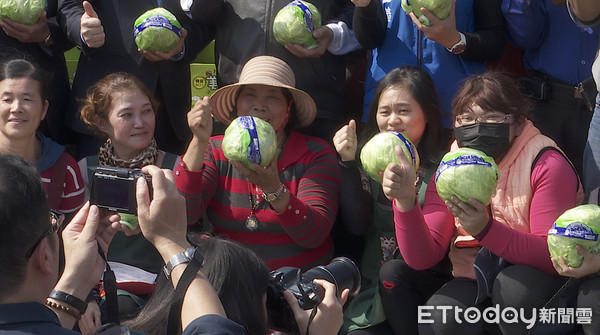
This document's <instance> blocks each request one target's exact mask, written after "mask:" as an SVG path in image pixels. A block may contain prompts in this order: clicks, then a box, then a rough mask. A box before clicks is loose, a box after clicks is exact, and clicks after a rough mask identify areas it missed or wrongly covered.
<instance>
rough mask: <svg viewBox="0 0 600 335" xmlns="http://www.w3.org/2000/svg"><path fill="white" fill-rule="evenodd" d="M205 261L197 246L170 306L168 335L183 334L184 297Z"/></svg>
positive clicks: (178, 283)
mask: <svg viewBox="0 0 600 335" xmlns="http://www.w3.org/2000/svg"><path fill="white" fill-rule="evenodd" d="M203 261H204V257H203V256H202V251H201V250H200V248H196V251H195V252H194V257H193V258H192V259H191V261H190V262H189V263H188V265H187V266H186V268H185V270H183V273H182V274H181V277H180V278H179V281H178V282H177V287H176V288H175V293H174V294H173V300H171V307H170V308H169V321H168V323H167V335H178V334H181V307H182V304H183V297H184V296H185V292H186V291H187V289H188V287H189V286H190V284H191V283H192V281H193V280H194V278H196V275H197V274H198V270H200V268H201V267H202V262H203Z"/></svg>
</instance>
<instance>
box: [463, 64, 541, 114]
mask: <svg viewBox="0 0 600 335" xmlns="http://www.w3.org/2000/svg"><path fill="white" fill-rule="evenodd" d="M473 104H476V105H479V107H481V108H482V109H483V110H486V111H495V112H501V113H505V114H513V115H514V116H515V120H521V119H523V118H529V114H530V113H531V110H532V109H533V102H532V101H531V100H530V99H529V98H527V97H525V96H524V95H523V94H521V92H520V91H519V88H518V85H517V82H516V80H515V79H514V78H513V77H511V76H510V75H508V74H507V73H504V72H501V71H496V70H493V71H487V72H485V73H483V74H480V75H475V76H471V77H469V78H467V79H466V80H465V82H464V83H463V84H462V86H461V87H460V89H459V90H458V92H457V93H456V96H455V98H454V102H453V103H452V106H453V107H452V115H453V116H454V118H456V117H457V116H458V115H460V114H463V113H464V112H465V111H467V110H468V109H469V108H470V107H471V106H472V105H473Z"/></svg>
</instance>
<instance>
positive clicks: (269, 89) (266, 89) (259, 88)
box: [240, 84, 283, 95]
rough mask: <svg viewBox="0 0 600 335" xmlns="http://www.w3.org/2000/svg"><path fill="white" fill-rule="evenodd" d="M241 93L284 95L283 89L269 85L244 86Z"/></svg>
mask: <svg viewBox="0 0 600 335" xmlns="http://www.w3.org/2000/svg"><path fill="white" fill-rule="evenodd" d="M240 92H255V93H268V94H280V95H283V88H281V87H275V86H269V85H260V84H250V85H244V86H242V89H241V91H240Z"/></svg>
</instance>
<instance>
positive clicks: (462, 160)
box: [435, 155, 492, 182]
mask: <svg viewBox="0 0 600 335" xmlns="http://www.w3.org/2000/svg"><path fill="white" fill-rule="evenodd" d="M460 165H483V166H487V167H492V163H489V162H486V161H485V160H484V159H483V158H481V157H479V156H475V155H462V156H459V157H457V158H455V159H451V160H449V161H447V162H441V163H440V166H438V169H437V171H435V181H436V182H437V180H438V177H439V176H440V174H442V172H444V171H446V169H449V168H451V167H455V166H460Z"/></svg>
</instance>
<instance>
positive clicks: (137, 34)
mask: <svg viewBox="0 0 600 335" xmlns="http://www.w3.org/2000/svg"><path fill="white" fill-rule="evenodd" d="M133 36H134V39H135V44H136V45H137V46H138V48H140V49H141V50H146V51H150V52H155V51H162V52H168V51H170V50H171V49H173V48H174V47H175V46H176V45H177V43H179V37H180V36H181V24H179V21H177V18H176V17H175V15H173V14H171V12H169V11H168V10H166V9H164V8H162V7H158V8H154V9H151V10H149V11H147V12H145V13H144V14H142V15H140V16H139V17H138V18H137V19H136V20H135V23H134V24H133Z"/></svg>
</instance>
